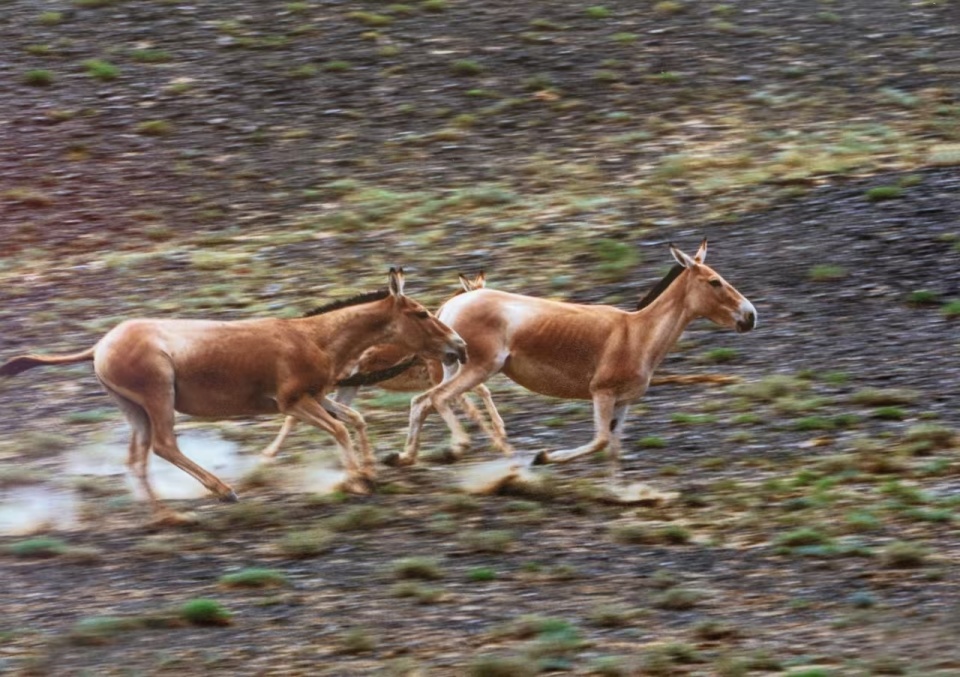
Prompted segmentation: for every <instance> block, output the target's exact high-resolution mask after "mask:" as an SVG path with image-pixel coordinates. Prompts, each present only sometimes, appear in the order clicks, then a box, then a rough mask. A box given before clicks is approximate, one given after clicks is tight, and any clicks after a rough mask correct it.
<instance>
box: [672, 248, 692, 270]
mask: <svg viewBox="0 0 960 677" xmlns="http://www.w3.org/2000/svg"><path fill="white" fill-rule="evenodd" d="M670 253H671V254H673V258H675V259H676V260H677V263H679V264H680V265H681V266H683V267H684V268H693V267H694V266H695V265H697V261H696V260H695V259H691V258H690V257H689V256H687V255H686V254H684V253H683V252H682V251H680V250H679V249H677V248H676V247H674V246H673V243H672V242H671V243H670Z"/></svg>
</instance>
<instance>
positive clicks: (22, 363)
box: [0, 346, 96, 376]
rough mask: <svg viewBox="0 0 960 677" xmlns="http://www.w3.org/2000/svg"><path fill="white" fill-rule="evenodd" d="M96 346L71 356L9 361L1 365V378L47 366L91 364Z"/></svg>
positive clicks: (31, 357)
mask: <svg viewBox="0 0 960 677" xmlns="http://www.w3.org/2000/svg"><path fill="white" fill-rule="evenodd" d="M95 349H96V346H93V347H91V348H87V349H86V350H84V351H82V352H79V353H71V354H69V355H20V356H19V357H14V358H12V359H9V360H7V361H6V362H4V363H3V365H0V376H16V375H17V374H19V373H20V372H21V371H26V370H27V369H33V368H34V367H41V366H43V365H45V364H73V363H74V362H91V361H92V360H93V352H94V350H95Z"/></svg>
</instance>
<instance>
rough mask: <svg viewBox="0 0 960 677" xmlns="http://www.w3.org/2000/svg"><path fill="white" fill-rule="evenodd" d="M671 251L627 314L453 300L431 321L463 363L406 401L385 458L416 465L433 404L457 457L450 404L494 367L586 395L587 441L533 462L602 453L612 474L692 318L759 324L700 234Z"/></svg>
mask: <svg viewBox="0 0 960 677" xmlns="http://www.w3.org/2000/svg"><path fill="white" fill-rule="evenodd" d="M670 251H671V253H672V254H673V257H674V259H676V262H677V265H676V266H674V270H672V271H671V273H670V274H668V275H667V277H666V278H664V280H662V281H661V283H660V284H659V285H658V287H657V288H656V289H654V290H653V291H652V292H651V293H650V294H648V299H647V302H646V303H645V302H641V307H640V308H639V309H638V310H636V311H634V312H626V311H623V310H619V309H617V308H613V307H611V306H600V305H580V304H574V303H564V302H560V301H551V300H546V299H539V298H534V297H530V296H522V295H520V294H509V293H506V292H502V291H495V290H491V289H480V290H477V291H473V292H470V293H467V294H463V295H461V296H458V297H456V298H454V299H451V300H450V301H449V302H447V304H446V305H444V307H443V308H442V309H441V311H440V313H439V317H440V319H441V320H442V321H443V322H445V323H447V324H448V325H449V326H450V327H451V328H453V329H454V330H455V331H456V332H457V333H458V334H460V335H461V336H462V337H463V338H464V340H465V341H466V342H467V345H468V346H469V351H470V361H469V362H467V363H466V364H464V365H463V366H462V367H461V368H460V369H459V371H456V372H455V370H454V369H453V368H450V367H444V371H445V372H446V380H445V381H444V382H443V383H441V384H440V385H438V386H436V387H434V388H432V389H431V390H428V391H427V392H425V393H423V394H421V395H418V396H417V397H414V398H413V400H412V401H411V408H410V429H409V432H408V435H407V443H406V448H405V450H404V453H403V454H402V455H395V456H394V457H392V458H391V459H389V461H390V462H392V463H395V464H398V465H410V464H413V463H415V462H416V459H417V452H418V450H419V445H420V430H421V428H422V426H423V423H424V421H425V419H426V418H427V416H428V414H429V413H430V412H431V411H434V410H436V411H437V412H438V413H439V414H440V415H441V417H443V419H444V421H445V422H446V423H447V426H448V427H449V428H450V431H451V451H452V453H453V454H454V455H461V454H462V453H463V451H464V450H466V449H467V448H468V447H469V445H470V438H469V436H468V435H467V434H466V432H465V431H464V430H463V428H462V427H461V426H460V423H459V421H458V420H457V417H456V415H455V414H454V413H453V411H452V410H451V409H450V402H451V401H452V400H454V399H455V398H457V397H459V396H460V394H462V393H464V392H466V391H467V390H469V389H471V388H475V387H476V386H477V385H479V384H481V383H484V382H485V381H486V380H487V379H489V378H490V377H491V376H493V375H494V374H496V373H498V372H502V373H504V374H506V375H507V376H508V377H509V378H510V379H512V380H513V381H515V382H516V383H519V384H520V385H522V386H524V387H525V388H527V389H529V390H532V391H534V392H537V393H541V394H543V395H549V396H552V397H560V398H567V399H589V400H592V401H593V412H594V414H593V418H594V426H595V434H594V438H593V440H592V441H590V442H589V443H588V444H585V445H582V446H579V447H575V448H572V449H565V450H562V451H555V452H552V453H546V452H540V453H539V454H537V455H536V457H535V458H534V462H535V463H551V462H566V461H571V460H573V459H575V458H578V457H580V456H583V455H585V454H589V453H592V452H595V451H600V450H602V449H608V450H609V455H610V462H611V465H610V469H611V478H614V479H615V478H616V476H617V471H618V467H619V455H620V437H621V435H622V434H623V424H624V420H625V419H626V415H627V409H628V407H629V406H630V405H631V404H632V403H634V402H636V401H637V400H639V399H640V398H641V397H642V396H643V394H644V392H645V391H646V389H647V386H648V385H649V384H650V381H651V377H652V376H653V372H654V370H655V369H656V368H657V366H658V365H659V364H660V362H661V360H663V358H664V356H666V354H667V352H668V351H669V350H670V348H671V347H672V346H673V345H674V343H676V341H677V339H679V337H680V335H681V334H682V333H683V330H684V328H686V326H687V325H688V324H690V322H691V321H693V320H694V319H696V318H699V317H705V318H707V319H709V320H712V321H713V322H715V323H717V324H719V325H721V326H725V327H730V328H732V329H735V330H736V331H738V332H746V331H750V330H751V329H753V328H754V327H755V326H756V323H757V312H756V310H755V309H754V307H753V304H751V303H750V301H748V300H747V299H746V298H744V297H743V295H741V294H740V292H738V291H737V290H736V289H734V288H733V287H732V286H731V285H730V284H729V283H727V282H726V281H725V280H724V279H723V278H722V277H721V276H720V275H719V274H718V273H717V272H716V271H714V270H713V269H712V268H710V267H709V266H707V265H706V264H705V263H704V259H705V258H706V255H707V241H706V240H704V241H703V243H702V244H701V245H700V249H699V250H698V251H697V253H696V255H695V256H693V257H690V256H688V255H686V254H684V253H683V252H682V251H680V250H679V249H677V248H676V247H674V246H673V245H670ZM494 444H496V446H497V447H498V448H499V449H500V450H501V451H503V452H504V453H505V454H507V455H512V454H513V453H514V452H513V449H512V447H511V446H510V444H509V443H508V442H507V439H506V436H505V435H496V436H495V437H494Z"/></svg>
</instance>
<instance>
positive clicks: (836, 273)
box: [808, 263, 847, 282]
mask: <svg viewBox="0 0 960 677" xmlns="http://www.w3.org/2000/svg"><path fill="white" fill-rule="evenodd" d="M808 275H809V277H810V279H811V280H813V281H814V282H835V281H837V280H842V279H843V278H845V277H846V276H847V269H846V268H844V267H843V266H838V265H836V264H832V263H818V264H817V265H815V266H813V267H812V268H810V272H809V273H808Z"/></svg>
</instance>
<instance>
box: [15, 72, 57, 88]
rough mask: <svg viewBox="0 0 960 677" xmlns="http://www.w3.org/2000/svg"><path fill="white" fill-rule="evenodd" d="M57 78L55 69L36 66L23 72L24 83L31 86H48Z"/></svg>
mask: <svg viewBox="0 0 960 677" xmlns="http://www.w3.org/2000/svg"><path fill="white" fill-rule="evenodd" d="M54 80H56V78H55V77H54V75H53V71H49V70H46V69H44V68H35V69H33V70H29V71H27V72H26V73H24V74H23V84H25V85H30V86H31V87H47V86H49V85H52V84H53V82H54Z"/></svg>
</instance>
